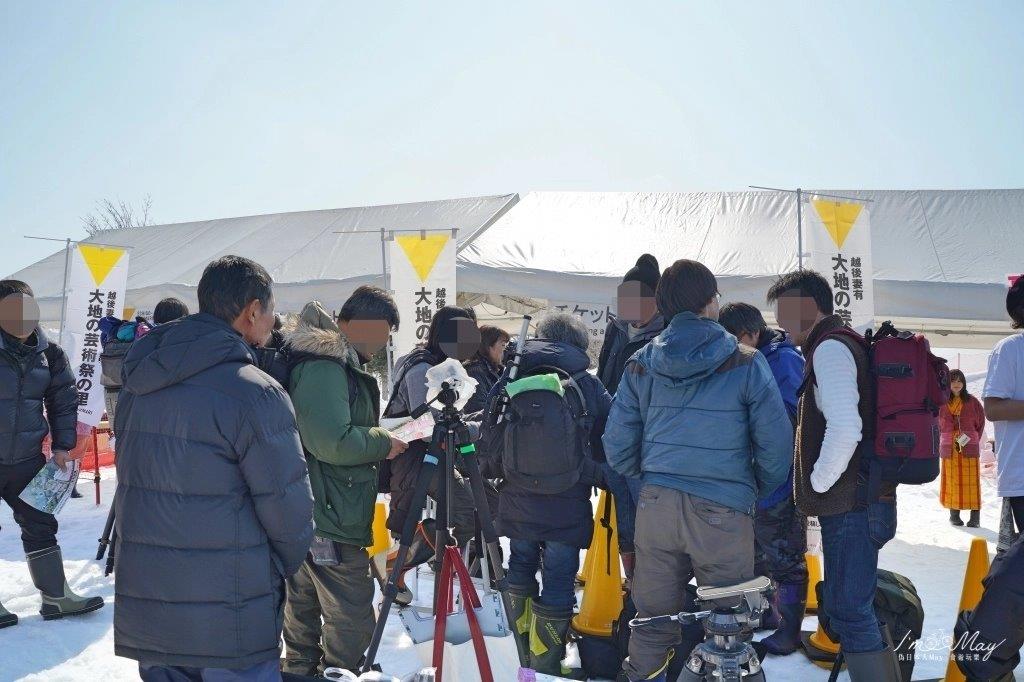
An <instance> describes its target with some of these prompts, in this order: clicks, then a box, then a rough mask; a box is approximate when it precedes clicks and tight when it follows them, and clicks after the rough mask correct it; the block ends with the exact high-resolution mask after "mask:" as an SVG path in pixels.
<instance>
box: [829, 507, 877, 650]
mask: <svg viewBox="0 0 1024 682" xmlns="http://www.w3.org/2000/svg"><path fill="white" fill-rule="evenodd" d="M818 521H819V522H820V523H821V542H822V550H823V552H824V554H825V583H824V585H823V590H822V591H823V597H824V604H823V608H824V610H825V613H827V614H828V616H829V618H830V619H831V626H830V627H831V629H832V630H833V631H834V632H835V634H836V635H837V636H838V637H839V640H840V644H841V645H842V648H843V650H844V651H846V652H847V653H854V654H857V653H868V652H873V651H881V650H882V649H884V648H885V643H884V642H883V640H882V634H881V632H880V631H879V627H878V619H877V618H876V617H875V608H874V601H875V586H876V584H877V580H878V578H877V572H878V550H880V549H881V548H882V547H884V546H885V544H886V543H887V542H889V540H892V539H893V537H894V536H895V535H896V501H895V499H892V500H891V501H879V502H875V503H873V504H871V505H868V508H867V509H865V510H860V511H857V510H855V511H850V512H846V513H845V514H833V515H831V516H819V517H818Z"/></svg>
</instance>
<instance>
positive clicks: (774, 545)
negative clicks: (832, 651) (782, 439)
mask: <svg viewBox="0 0 1024 682" xmlns="http://www.w3.org/2000/svg"><path fill="white" fill-rule="evenodd" d="M718 321H719V323H720V324H721V325H722V326H723V327H725V328H726V329H727V330H728V331H729V333H730V334H732V335H733V336H735V337H736V339H737V340H738V341H739V342H740V343H742V344H744V345H747V346H750V347H751V348H756V349H757V350H758V351H759V352H760V353H761V354H762V355H764V358H765V360H767V361H768V366H769V367H770V368H771V370H772V375H773V376H774V377H775V383H776V384H777V385H778V387H779V392H780V393H781V394H782V402H784V403H785V404H786V413H787V414H789V419H790V421H791V422H792V423H793V424H794V425H795V424H796V414H797V413H796V407H797V402H798V400H799V398H798V395H797V394H798V393H799V391H800V384H802V383H803V380H804V358H803V356H802V355H801V354H800V351H798V350H797V349H796V346H794V345H793V342H792V341H791V340H790V338H789V335H788V334H786V332H784V331H782V330H781V329H770V328H769V327H768V325H767V324H766V323H765V321H764V317H763V316H762V315H761V311H760V310H758V309H757V308H756V307H754V306H752V305H750V304H749V303H730V304H728V305H726V306H725V307H724V308H722V313H721V315H720V316H719V320H718ZM754 536H755V538H756V540H757V551H756V560H755V569H756V571H757V572H758V573H759V574H761V575H767V576H768V577H770V578H771V579H772V580H774V581H775V583H776V591H775V597H774V599H773V605H772V606H773V612H774V613H773V616H774V617H773V618H772V619H771V620H770V621H769V619H768V618H767V617H766V618H765V619H763V622H762V625H763V626H765V627H775V628H777V630H776V631H775V633H774V634H772V635H769V636H768V637H765V638H764V639H763V640H761V644H763V645H764V647H765V650H766V651H767V652H768V653H770V654H773V655H775V656H787V655H789V654H791V653H793V652H795V651H796V650H797V649H799V648H800V626H801V625H802V624H803V621H804V608H805V607H806V606H807V559H806V557H805V553H806V552H807V517H806V516H804V515H803V514H801V513H800V512H799V511H797V508H796V504H795V503H794V501H793V467H790V469H789V477H788V478H787V479H786V482H785V483H783V484H782V485H781V486H779V487H778V488H777V489H776V490H773V491H772V492H770V493H769V494H768V495H767V497H761V498H759V499H758V500H757V511H756V512H755V514H754Z"/></svg>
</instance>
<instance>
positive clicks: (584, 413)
mask: <svg viewBox="0 0 1024 682" xmlns="http://www.w3.org/2000/svg"><path fill="white" fill-rule="evenodd" d="M545 372H550V373H552V374H557V375H558V376H560V377H563V379H562V381H563V383H564V384H565V386H566V388H568V389H569V392H570V393H572V394H573V395H575V396H576V400H577V401H578V402H579V410H580V413H579V414H576V415H573V416H574V417H575V418H576V419H584V418H586V417H589V416H590V411H589V410H587V399H586V396H584V395H583V389H582V388H580V385H579V383H578V382H579V381H580V380H582V379H583V377H585V376H589V375H590V372H588V371H587V370H585V369H584V370H582V371H579V372H576V373H575V374H569V373H568V372H566V371H565V370H564V369H561V368H559V367H555V366H553V365H537V366H536V367H533V368H532V369H531V370H530V376H533V375H536V374H543V373H545Z"/></svg>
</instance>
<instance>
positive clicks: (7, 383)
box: [0, 279, 103, 627]
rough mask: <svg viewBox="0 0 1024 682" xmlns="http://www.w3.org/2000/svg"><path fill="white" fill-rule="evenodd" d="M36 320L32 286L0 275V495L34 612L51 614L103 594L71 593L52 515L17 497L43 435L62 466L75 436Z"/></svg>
mask: <svg viewBox="0 0 1024 682" xmlns="http://www.w3.org/2000/svg"><path fill="white" fill-rule="evenodd" d="M38 322H39V306H38V305H37V304H36V302H35V299H34V298H33V297H32V289H31V288H29V286H28V285H27V284H25V283H24V282H21V281H18V280H13V279H7V280H3V281H0V497H2V498H3V500H4V502H6V503H7V504H8V505H10V507H11V510H12V511H13V512H14V521H15V522H16V523H17V524H18V525H19V526H21V540H22V545H23V547H24V548H25V555H26V558H27V559H28V567H29V572H30V573H31V575H32V582H33V583H34V584H35V586H36V587H37V588H38V589H39V591H40V593H41V594H42V598H43V606H42V609H41V610H40V613H41V614H42V615H43V618H44V619H46V620H52V619H55V618H63V617H65V616H76V615H80V614H82V613H88V612H89V611H95V610H96V609H99V608H101V607H102V606H103V599H102V598H100V597H94V598H91V599H89V598H83V597H79V596H78V595H76V594H75V593H74V592H72V591H71V589H70V588H69V587H68V585H67V581H66V580H65V579H64V564H63V560H62V558H61V552H60V547H58V546H57V518H56V517H55V516H53V515H52V514H47V513H46V512H43V511H40V510H38V509H36V508H35V507H32V506H31V505H28V504H26V503H25V502H23V501H22V500H21V499H20V497H19V496H20V495H21V493H22V491H23V490H24V489H25V486H27V485H28V484H29V482H30V481H31V480H32V479H33V478H34V477H35V475H36V474H37V473H39V470H40V469H42V468H43V465H44V464H45V463H46V459H45V458H44V457H43V439H44V438H45V437H46V434H47V433H48V432H49V433H50V435H51V440H52V442H53V457H54V459H55V461H56V462H57V465H58V466H60V468H62V469H63V468H65V467H66V466H67V463H68V460H69V459H70V456H69V454H68V452H69V451H70V450H72V449H73V448H74V447H75V441H76V440H77V438H76V435H75V425H76V424H77V423H78V391H77V390H76V389H75V377H74V374H72V372H71V368H70V367H69V366H68V359H67V356H66V355H65V354H64V351H63V350H61V348H60V346H58V345H57V344H55V343H50V342H49V341H48V340H47V339H46V335H45V334H43V330H42V329H40V328H39V327H38V326H37V325H38ZM44 407H45V408H46V414H45V415H44V414H43V408H44ZM17 622H18V617H17V616H15V615H14V614H12V613H8V612H7V611H6V610H5V609H4V607H3V606H2V605H0V627H8V626H11V625H15V624H17Z"/></svg>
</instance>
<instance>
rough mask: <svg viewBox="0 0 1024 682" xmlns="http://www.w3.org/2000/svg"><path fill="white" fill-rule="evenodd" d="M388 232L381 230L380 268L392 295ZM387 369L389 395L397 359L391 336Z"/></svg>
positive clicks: (386, 377)
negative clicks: (392, 373)
mask: <svg viewBox="0 0 1024 682" xmlns="http://www.w3.org/2000/svg"><path fill="white" fill-rule="evenodd" d="M387 241H388V239H387V232H386V231H385V230H384V228H383V227H382V228H380V268H381V275H382V276H383V277H384V290H385V291H387V292H390V293H392V294H393V293H394V292H392V291H391V276H390V274H389V273H388V245H387ZM384 355H385V356H386V357H385V360H386V361H385V363H384V364H385V367H384V385H385V386H387V387H388V394H389V395H390V391H391V372H392V370H393V369H394V364H395V357H394V346H393V345H392V342H391V335H390V334H388V343H387V345H386V346H385V347H384Z"/></svg>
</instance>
